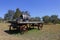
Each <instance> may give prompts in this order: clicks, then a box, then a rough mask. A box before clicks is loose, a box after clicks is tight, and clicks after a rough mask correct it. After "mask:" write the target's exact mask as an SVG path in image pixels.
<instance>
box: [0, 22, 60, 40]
mask: <svg viewBox="0 0 60 40" xmlns="http://www.w3.org/2000/svg"><path fill="white" fill-rule="evenodd" d="M8 25H9V24H7V23H0V30H1V31H0V37H1V33H2V35H3V37H6V38H7V40H8V39H9V40H13V39H15V40H60V24H57V25H44V26H43V29H42V30H38V29H32V30H30V31H28V32H25V33H24V34H23V35H20V33H18V34H12V35H10V34H8V35H7V33H5V32H4V30H8ZM4 35H7V36H4ZM8 37H9V38H8ZM6 38H4V39H6ZM0 39H1V38H0Z"/></svg>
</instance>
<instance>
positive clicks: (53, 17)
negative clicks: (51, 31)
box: [50, 15, 58, 24]
mask: <svg viewBox="0 0 60 40" xmlns="http://www.w3.org/2000/svg"><path fill="white" fill-rule="evenodd" d="M50 20H51V22H52V23H54V24H56V23H57V22H58V16H57V15H52V16H51V17H50Z"/></svg>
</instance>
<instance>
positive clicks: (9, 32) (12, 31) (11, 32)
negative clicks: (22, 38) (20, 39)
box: [4, 30, 21, 34]
mask: <svg viewBox="0 0 60 40" xmlns="http://www.w3.org/2000/svg"><path fill="white" fill-rule="evenodd" d="M4 32H6V33H8V34H18V33H20V34H21V32H20V31H18V30H10V31H9V30H5V31H4Z"/></svg>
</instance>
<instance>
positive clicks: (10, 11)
mask: <svg viewBox="0 0 60 40" xmlns="http://www.w3.org/2000/svg"><path fill="white" fill-rule="evenodd" d="M14 13H15V12H14V11H13V10H8V12H7V13H6V14H5V15H4V20H12V19H13V15H14Z"/></svg>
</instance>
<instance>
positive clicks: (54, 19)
mask: <svg viewBox="0 0 60 40" xmlns="http://www.w3.org/2000/svg"><path fill="white" fill-rule="evenodd" d="M23 13H26V14H28V15H30V14H29V12H28V11H21V10H20V9H19V8H17V9H16V11H14V10H8V12H7V13H5V15H4V18H1V17H0V22H4V21H8V20H14V19H16V18H18V17H20V15H22V14H23ZM30 17H31V15H30ZM41 19H42V20H41ZM30 21H44V23H45V24H49V23H53V24H60V18H58V15H51V16H48V15H46V16H43V17H42V18H40V17H31V19H30Z"/></svg>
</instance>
